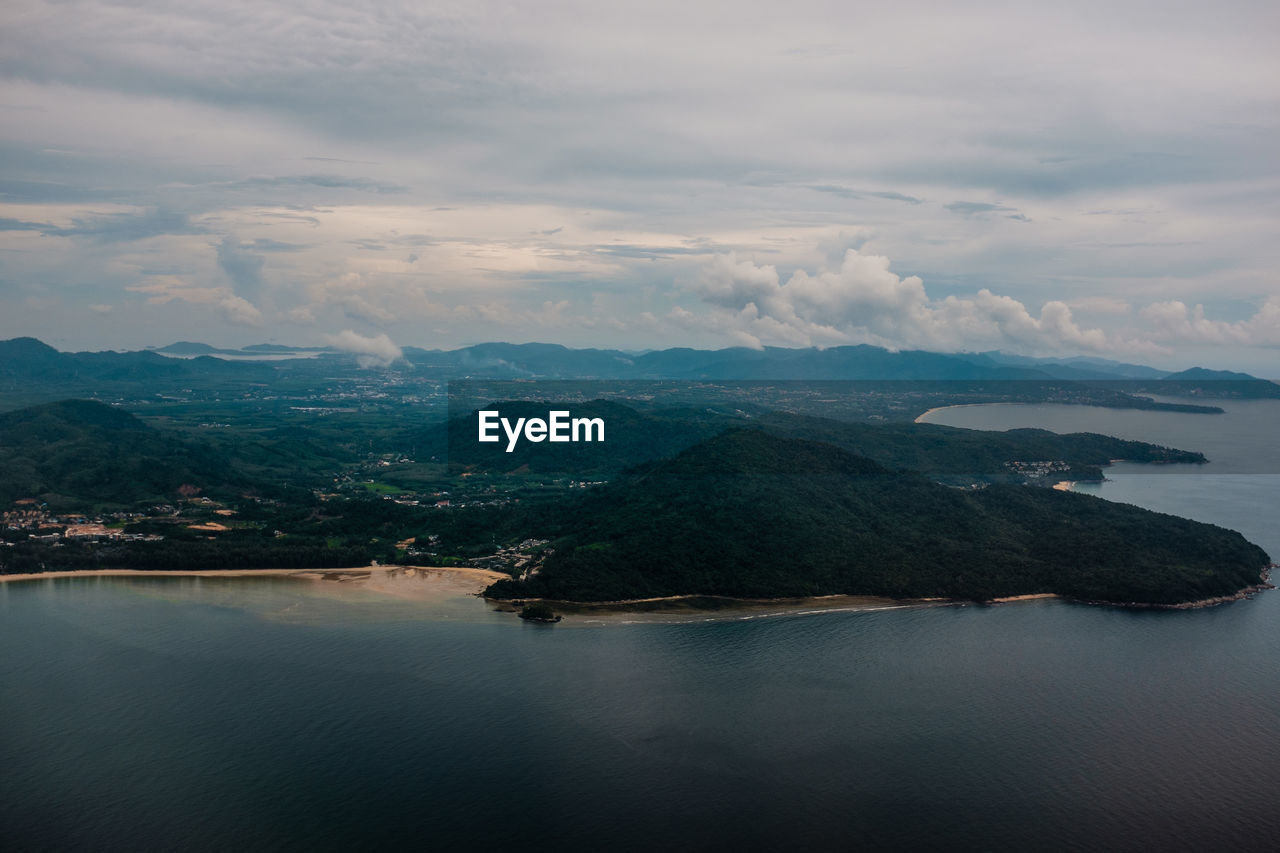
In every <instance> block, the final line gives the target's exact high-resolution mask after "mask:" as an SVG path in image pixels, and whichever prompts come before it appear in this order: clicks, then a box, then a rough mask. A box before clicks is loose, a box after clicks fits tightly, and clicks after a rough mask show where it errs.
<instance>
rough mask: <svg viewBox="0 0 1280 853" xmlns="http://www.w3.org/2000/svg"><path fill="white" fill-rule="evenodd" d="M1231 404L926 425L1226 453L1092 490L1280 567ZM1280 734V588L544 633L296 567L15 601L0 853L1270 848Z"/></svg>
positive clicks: (1266, 500) (569, 627)
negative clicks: (326, 581) (1225, 533)
mask: <svg viewBox="0 0 1280 853" xmlns="http://www.w3.org/2000/svg"><path fill="white" fill-rule="evenodd" d="M1226 407H1227V408H1228V412H1227V413H1226V414H1225V415H1219V416H1206V415H1194V416H1187V415H1178V414H1176V413H1153V412H1143V413H1118V412H1116V411H1114V410H1105V409H1084V408H1080V407H1067V408H1070V409H1071V410H1070V411H1069V412H1060V411H1057V409H1061V408H1064V407H1026V406H1023V407H999V406H992V407H982V408H968V409H949V410H941V411H939V412H935V413H933V414H932V415H931V416H930V418H931V419H932V420H934V421H935V422H947V423H956V424H957V425H965V426H982V427H984V428H1003V427H1008V426H1021V425H1037V426H1042V427H1047V428H1055V429H1060V430H1062V431H1072V430H1076V429H1091V430H1093V431H1099V432H1110V433H1111V434H1122V435H1123V437H1129V438H1142V439H1144V440H1154V441H1157V442H1159V443H1166V444H1171V445H1174V446H1178V447H1184V448H1186V449H1192V450H1202V451H1203V452H1205V453H1206V454H1207V455H1208V456H1209V457H1210V459H1211V460H1212V461H1211V462H1210V463H1209V464H1208V465H1204V466H1168V467H1167V468H1164V469H1161V470H1160V471H1158V472H1152V471H1151V469H1148V468H1144V466H1128V465H1117V466H1113V467H1112V468H1109V469H1107V476H1108V478H1109V480H1108V481H1107V482H1105V483H1103V484H1101V485H1100V486H1099V485H1094V486H1088V487H1087V488H1088V489H1091V490H1093V491H1095V493H1096V494H1098V495H1099V496H1101V497H1104V498H1107V499H1114V500H1124V501H1128V502H1133V503H1139V504H1141V505H1144V506H1149V507H1151V508H1154V509H1158V510H1160V511H1164V512H1174V513H1176V514H1180V515H1186V516H1189V517H1194V518H1197V519H1200V520H1205V521H1212V522H1214V523H1219V524H1224V525H1226V526H1229V527H1232V528H1234V529H1238V530H1240V531H1241V532H1243V533H1244V534H1245V535H1246V536H1247V537H1249V538H1250V539H1252V540H1253V541H1255V542H1257V543H1258V544H1260V545H1262V546H1263V547H1264V548H1266V549H1267V550H1268V551H1269V552H1270V553H1271V554H1272V555H1273V557H1275V556H1277V555H1280V533H1278V531H1280V525H1277V524H1276V522H1277V513H1278V512H1280V482H1277V480H1278V479H1280V478H1277V477H1276V474H1275V471H1276V470H1277V469H1276V468H1273V467H1270V464H1271V463H1270V462H1268V461H1267V460H1268V459H1274V456H1268V454H1272V453H1274V452H1275V447H1274V442H1273V441H1272V437H1271V436H1272V434H1273V433H1274V429H1273V425H1274V424H1275V423H1276V416H1277V415H1280V405H1277V404H1275V403H1267V404H1263V405H1254V404H1247V403H1242V404H1236V403H1228V404H1226ZM1033 409H1036V410H1040V411H1030V410H1033ZM1011 410H1013V411H1011ZM1134 414H1140V415H1141V416H1142V418H1141V419H1139V420H1138V421H1137V422H1135V423H1133V424H1128V425H1126V422H1124V419H1125V418H1128V417H1129V416H1131V415H1134ZM1185 418H1198V419H1200V420H1194V421H1182V420H1181V419H1185ZM1206 419H1207V420H1206ZM960 421H965V422H964V423H960ZM1130 426H1132V427H1133V429H1134V430H1135V431H1137V432H1136V433H1135V434H1126V433H1122V430H1126V429H1128V428H1129V427H1130ZM1215 466H1216V467H1215ZM1175 468H1176V469H1185V470H1175ZM1268 468H1270V470H1268ZM1179 475H1181V476H1179ZM1079 488H1086V487H1084V486H1081V487H1079ZM1278 729H1280V593H1276V592H1269V593H1263V594H1261V595H1259V596H1257V597H1256V598H1255V599H1254V600H1247V601H1241V602H1238V603H1234V604H1230V605H1224V606H1220V607H1215V608H1210V609H1205V610H1197V611H1176V612H1158V611H1128V610H1121V609H1113V608H1100V607H1090V606H1085V605H1076V604H1071V603H1067V602H1061V601H1035V602H1024V603H1017V604H1008V605H1000V606H994V607H979V606H948V607H930V608H904V609H891V610H877V609H867V610H861V611H853V612H810V613H806V614H797V613H792V612H786V611H782V610H778V611H768V612H752V613H749V614H746V613H730V614H717V615H709V616H707V617H706V618H703V617H696V616H693V617H691V616H689V615H687V614H683V615H680V616H678V617H676V616H673V617H671V618H670V619H667V620H663V619H649V618H646V619H645V620H625V619H613V620H603V621H599V622H595V623H587V622H586V620H579V621H578V622H577V623H575V622H574V621H572V620H570V621H567V622H565V623H562V624H561V625H557V626H554V627H547V626H537V625H528V624H524V623H521V622H519V621H518V620H516V619H514V618H513V617H512V616H511V615H510V614H502V613H495V612H493V611H491V610H490V609H489V608H488V607H487V606H486V605H485V604H484V603H483V602H481V601H479V600H478V599H471V598H466V599H454V600H450V601H448V602H415V601H412V600H404V599H396V598H392V597H388V596H378V595H375V594H371V593H367V592H360V591H353V590H332V589H329V588H326V587H323V586H319V585H317V584H308V583H305V582H301V581H297V580H293V579H287V578H271V577H262V578H244V579H231V578H159V577H157V578H141V579H138V578H127V579H126V578H92V579H85V578H74V579H42V580H36V581H31V582H22V583H10V584H0V830H2V831H0V838H3V839H4V846H5V849H8V850H12V849H17V850H27V849H84V850H136V849H143V848H150V849H171V848H179V847H180V848H183V849H190V850H226V849H254V850H256V849H269V850H340V849H351V848H353V847H373V846H380V847H390V848H409V847H412V848H420V847H442V848H446V847H459V848H464V849H468V848H481V847H483V848H486V849H490V848H493V849H509V848H515V847H521V848H524V849H530V848H531V849H540V848H542V847H551V846H554V847H557V848H559V849H570V850H578V849H591V850H597V849H619V850H632V849H635V850H640V849H654V848H659V847H666V848H673V849H708V848H712V849H719V848H722V847H731V846H732V847H740V848H744V849H773V848H778V847H786V846H796V847H802V848H810V849H849V848H851V847H862V846H865V847H872V848H886V847H888V848H898V849H940V848H946V849H954V850H966V849H974V850H977V849H1000V850H1024V849H1029V848H1030V849H1050V850H1095V849H1114V850H1128V849H1132V850H1139V849H1141V850H1149V849H1152V848H1163V849H1170V850H1178V849H1186V850H1192V849H1197V850H1202V849H1206V848H1209V849H1218V850H1231V849H1237V850H1251V849H1268V848H1269V847H1270V844H1271V842H1272V841H1273V840H1274V839H1275V838H1278V837H1280V818H1277V817H1276V815H1275V810H1274V803H1273V801H1274V793H1273V792H1274V790H1275V789H1276V787H1277V785H1280V741H1278V740H1277V738H1276V733H1277V731H1278Z"/></svg>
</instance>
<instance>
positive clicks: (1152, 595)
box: [487, 429, 1269, 603]
mask: <svg viewBox="0 0 1280 853" xmlns="http://www.w3.org/2000/svg"><path fill="white" fill-rule="evenodd" d="M573 519H574V523H573V526H572V528H571V530H572V532H571V533H570V535H568V536H565V537H563V538H561V539H558V540H556V541H555V542H553V543H552V547H553V549H554V552H553V553H552V554H551V555H550V556H549V557H548V558H547V560H546V562H545V564H544V565H543V567H542V569H541V571H540V572H538V573H537V574H536V575H533V576H532V577H530V578H528V579H527V580H525V581H523V582H522V581H517V580H504V581H499V582H498V583H496V584H494V585H493V586H492V587H490V588H489V590H488V592H487V594H488V595H490V596H492V597H497V598H508V599H510V598H523V597H543V598H550V599H561V600H572V601H616V600H622V599H642V598H651V597H658V596H669V595H719V596H736V597H748V598H770V597H776V596H806V595H825V594H834V593H845V594H864V595H887V596H893V597H931V596H940V597H957V598H972V599H986V598H990V597H993V596H1003V595H1021V594H1032V593H1050V592H1052V593H1059V594H1062V595H1067V596H1071V597H1074V598H1080V599H1087V600H1102V601H1117V602H1148V603H1177V602H1185V601H1192V600H1198V599H1203V598H1208V597H1212V596H1218V595H1227V594H1232V593H1234V592H1236V591H1237V590H1240V589H1242V588H1244V587H1246V586H1249V585H1251V584H1254V583H1257V581H1258V575H1259V572H1260V570H1261V569H1262V567H1263V566H1265V565H1266V564H1267V563H1268V561H1269V558H1268V556H1267V554H1266V553H1264V552H1263V551H1262V549H1260V548H1258V547H1257V546H1255V545H1252V544H1251V543H1249V542H1248V541H1246V540H1245V539H1244V538H1243V537H1242V536H1240V534H1238V533H1235V532H1232V531H1229V530H1224V529H1222V528H1219V527H1215V526H1213V525H1208V524H1202V523H1199V522H1193V521H1188V520H1185V519H1180V518H1175V517H1173V516H1168V515H1162V514H1159V513H1154V512H1150V511H1147V510H1143V509H1139V508H1137V507H1134V506H1129V505H1126V504H1118V503H1113V502H1110V501H1104V500H1101V499H1098V498H1094V497H1090V496H1086V495H1079V494H1074V493H1067V492H1057V491H1053V490H1051V489H1034V488H1028V487H1025V486H1000V485H995V486H989V487H987V488H985V489H982V490H978V491H971V492H965V491H960V490H957V489H952V488H948V487H946V486H941V485H938V484H936V483H933V482H931V481H930V480H928V479H927V478H925V477H922V476H920V475H917V474H912V473H907V472H890V471H888V470H887V469H886V468H884V467H882V466H880V465H878V464H876V463H875V462H873V461H871V460H870V459H867V458H865V457H861V456H857V455H854V454H851V453H848V452H847V451H844V450H841V449H839V448H837V447H834V446H832V445H829V444H824V443H819V442H813V441H805V440H799V439H787V438H781V437H779V436H775V435H770V434H768V433H766V432H763V431H760V430H752V429H740V430H733V431H730V432H727V433H724V434H722V435H720V436H718V437H716V438H712V439H710V440H708V441H705V442H702V443H700V444H697V445H695V446H693V447H690V448H688V449H686V450H684V451H683V452H681V453H680V454H678V455H676V456H675V457H674V458H672V459H669V460H665V461H662V462H655V463H650V464H647V465H644V466H641V467H640V468H638V469H636V470H635V471H634V472H632V473H631V474H629V475H628V476H625V477H623V478H621V479H619V480H617V481H615V482H613V483H611V484H609V485H607V486H602V487H599V488H598V489H595V490H592V491H590V492H588V493H587V495H586V497H585V498H584V499H583V500H582V502H581V504H580V505H578V506H576V507H575V508H574V510H573Z"/></svg>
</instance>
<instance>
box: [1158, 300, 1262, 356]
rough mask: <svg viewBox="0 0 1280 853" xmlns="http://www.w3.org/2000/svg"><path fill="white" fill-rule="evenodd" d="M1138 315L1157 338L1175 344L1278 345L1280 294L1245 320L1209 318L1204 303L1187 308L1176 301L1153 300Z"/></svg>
mask: <svg viewBox="0 0 1280 853" xmlns="http://www.w3.org/2000/svg"><path fill="white" fill-rule="evenodd" d="M1139 316H1140V317H1141V318H1142V319H1143V320H1144V321H1146V323H1147V324H1148V325H1149V326H1150V328H1151V334H1152V337H1154V338H1155V339H1156V340H1159V341H1162V342H1168V343H1176V344H1211V345H1224V344H1225V345H1236V346H1280V296H1272V297H1270V298H1268V299H1267V301H1266V302H1264V303H1263V304H1262V307H1261V308H1259V309H1258V311H1257V313H1255V314H1254V315H1253V316H1252V317H1250V318H1249V319H1247V320H1241V321H1239V322H1235V323H1230V322H1227V321H1225V320H1212V319H1210V318H1209V317H1207V316H1206V315H1205V311H1204V306H1203V305H1196V306H1195V307H1194V308H1188V307H1187V305H1186V303H1184V302H1180V301H1178V300H1171V301H1169V302H1155V303H1152V304H1151V305H1148V306H1147V307H1145V308H1143V309H1142V310H1141V311H1140V312H1139Z"/></svg>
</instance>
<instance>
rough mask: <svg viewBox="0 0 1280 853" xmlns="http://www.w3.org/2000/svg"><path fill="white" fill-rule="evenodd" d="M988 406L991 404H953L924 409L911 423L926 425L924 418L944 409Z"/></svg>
mask: <svg viewBox="0 0 1280 853" xmlns="http://www.w3.org/2000/svg"><path fill="white" fill-rule="evenodd" d="M993 402H994V401H993ZM990 405H991V403H953V404H952V405H950V406H934V407H933V408H932V409H926V410H925V411H923V412H921V413H920V414H918V415H916V416H915V417H914V418H912V419H911V422H912V423H913V424H922V423H926V421H925V420H924V419H925V418H927V417H929V415H932V414H933V413H934V412H941V411H943V410H944V409H970V408H973V407H974V406H990Z"/></svg>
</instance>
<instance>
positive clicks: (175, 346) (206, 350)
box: [154, 341, 224, 355]
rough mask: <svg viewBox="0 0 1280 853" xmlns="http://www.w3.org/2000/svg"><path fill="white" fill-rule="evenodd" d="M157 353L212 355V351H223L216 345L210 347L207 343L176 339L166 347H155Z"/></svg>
mask: <svg viewBox="0 0 1280 853" xmlns="http://www.w3.org/2000/svg"><path fill="white" fill-rule="evenodd" d="M154 351H155V352H159V353H168V354H170V355H213V354H214V353H219V352H223V351H224V350H220V349H218V348H217V347H211V346H209V345H208V344H201V343H194V342H192V341H178V342H177V343H172V344H169V345H168V346H167V347H156V349H155V350H154Z"/></svg>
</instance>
